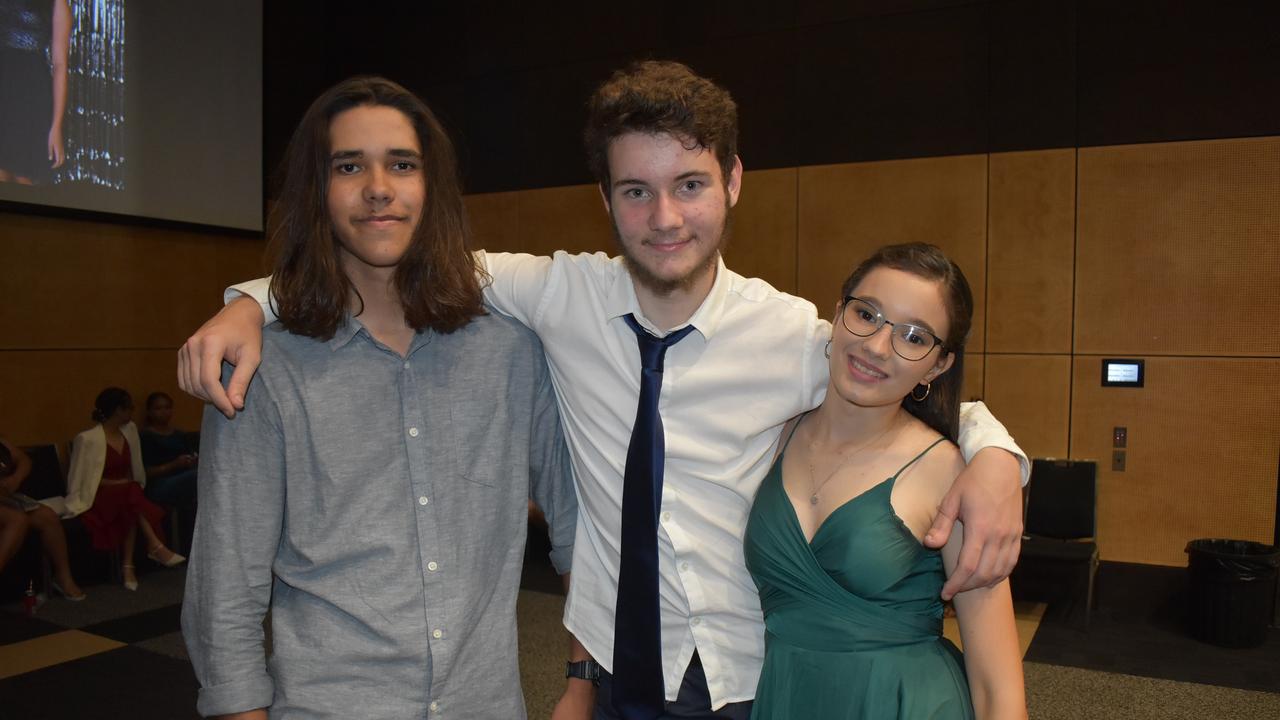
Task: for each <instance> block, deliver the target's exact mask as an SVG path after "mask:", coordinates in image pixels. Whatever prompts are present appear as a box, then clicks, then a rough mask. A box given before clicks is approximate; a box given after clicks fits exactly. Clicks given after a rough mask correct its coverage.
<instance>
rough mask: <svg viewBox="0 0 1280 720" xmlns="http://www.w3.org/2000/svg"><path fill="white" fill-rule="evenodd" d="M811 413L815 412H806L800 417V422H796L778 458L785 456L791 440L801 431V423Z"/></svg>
mask: <svg viewBox="0 0 1280 720" xmlns="http://www.w3.org/2000/svg"><path fill="white" fill-rule="evenodd" d="M811 412H813V411H812V410H810V411H808V412H806V413H805V414H803V415H801V416H800V419H799V420H796V424H795V425H793V426H792V428H791V434H790V435H788V436H787V440H786V442H784V443H782V449H781V450H779V451H778V457H782V456H783V455H785V454H786V452H787V446H788V445H790V444H791V438H793V437H795V436H796V431H797V430H799V429H800V423H802V422H804V419H805V418H807V417H809V413H811Z"/></svg>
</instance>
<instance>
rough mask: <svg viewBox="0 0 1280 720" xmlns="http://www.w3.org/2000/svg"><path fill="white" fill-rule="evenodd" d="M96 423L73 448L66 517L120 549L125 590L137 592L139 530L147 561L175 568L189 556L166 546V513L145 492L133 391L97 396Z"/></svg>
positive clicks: (101, 546) (102, 544) (99, 543)
mask: <svg viewBox="0 0 1280 720" xmlns="http://www.w3.org/2000/svg"><path fill="white" fill-rule="evenodd" d="M93 419H94V420H95V421H97V423H98V424H97V425H95V426H94V427H92V428H89V429H88V430H85V431H84V432H82V433H80V434H79V435H77V436H76V439H75V441H74V442H72V444H71V469H70V470H69V471H68V473H67V504H66V514H67V516H76V515H80V516H81V520H82V521H83V522H84V526H85V528H86V529H88V531H89V537H90V538H91V540H92V542H93V546H94V547H95V548H97V549H98V550H103V551H110V550H114V549H116V548H119V549H120V551H121V553H120V556H121V558H122V560H123V568H122V570H123V572H122V575H123V576H124V586H125V587H126V588H128V589H129V590H136V589H137V588H138V577H137V575H136V574H135V573H134V566H133V552H134V547H135V545H136V544H137V540H138V533H139V532H141V533H142V536H143V538H144V539H145V540H146V543H147V557H149V558H151V559H152V560H155V561H156V562H158V563H160V564H161V565H164V566H166V567H168V566H173V565H177V564H178V563H181V562H182V561H184V560H186V558H184V557H182V556H181V555H179V554H177V553H175V552H173V551H172V550H170V549H169V548H168V547H166V546H165V544H164V540H162V537H163V530H162V529H161V526H160V521H161V520H162V519H163V518H164V510H163V509H161V508H160V506H158V505H156V504H155V503H153V502H151V501H150V500H148V499H147V497H146V495H144V494H143V492H142V489H143V487H145V486H146V484H147V477H146V472H145V470H144V468H143V465H142V442H141V440H139V439H138V429H137V427H135V426H134V424H133V399H132V398H131V397H129V393H128V392H126V391H125V390H122V389H120V388H117V387H109V388H107V389H106V390H103V391H102V392H101V393H98V399H97V400H96V401H95V402H94V410H93Z"/></svg>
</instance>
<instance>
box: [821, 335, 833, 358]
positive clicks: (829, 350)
mask: <svg viewBox="0 0 1280 720" xmlns="http://www.w3.org/2000/svg"><path fill="white" fill-rule="evenodd" d="M822 354H823V355H826V356H827V359H828V360H830V359H831V341H830V340H828V341H827V347H826V348H824V349H823V351H822Z"/></svg>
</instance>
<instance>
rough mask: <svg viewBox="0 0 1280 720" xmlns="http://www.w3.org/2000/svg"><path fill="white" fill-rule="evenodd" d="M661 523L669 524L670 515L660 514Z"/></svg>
mask: <svg viewBox="0 0 1280 720" xmlns="http://www.w3.org/2000/svg"><path fill="white" fill-rule="evenodd" d="M662 522H664V523H665V522H671V513H669V512H664V513H662Z"/></svg>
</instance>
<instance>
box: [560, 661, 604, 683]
mask: <svg viewBox="0 0 1280 720" xmlns="http://www.w3.org/2000/svg"><path fill="white" fill-rule="evenodd" d="M564 676H565V677H567V678H578V679H579V680H589V681H590V682H591V684H592V685H599V684H600V663H598V662H596V661H595V660H579V661H578V662H567V663H565V665H564Z"/></svg>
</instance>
